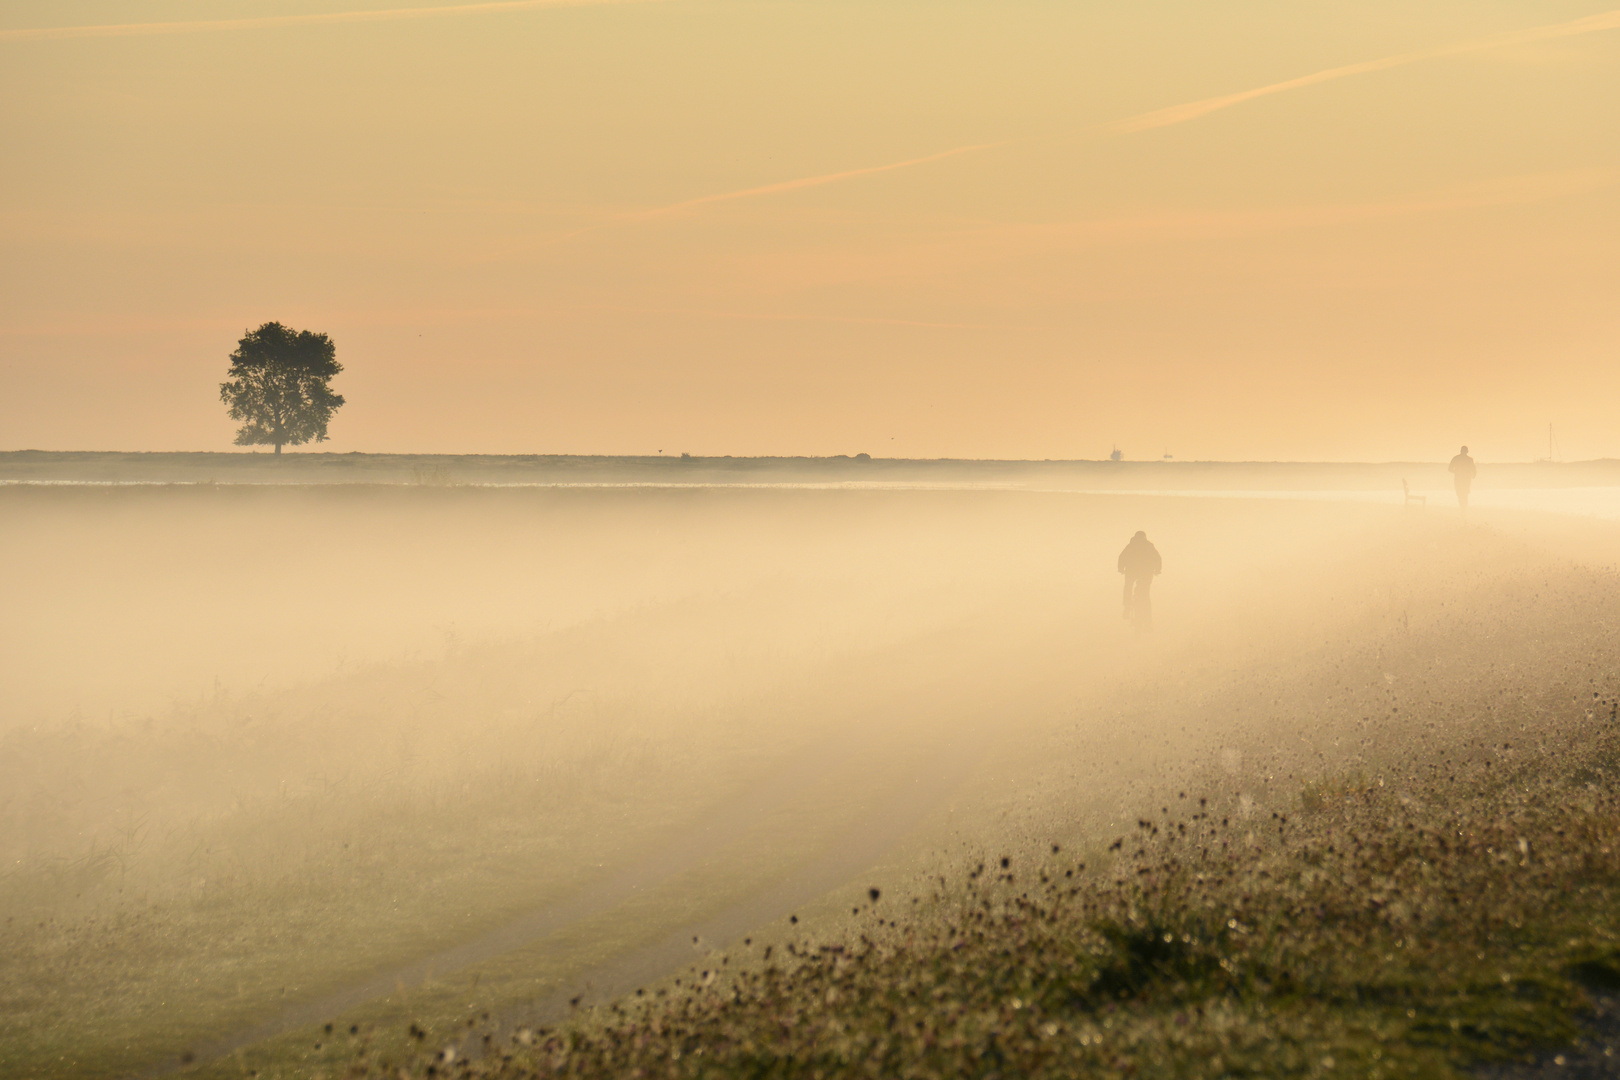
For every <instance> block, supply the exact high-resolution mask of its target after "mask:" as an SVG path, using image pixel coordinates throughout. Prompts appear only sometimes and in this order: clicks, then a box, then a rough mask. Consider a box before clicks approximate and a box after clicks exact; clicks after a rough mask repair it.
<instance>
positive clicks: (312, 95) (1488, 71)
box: [0, 0, 1620, 460]
mask: <svg viewBox="0 0 1620 1080" xmlns="http://www.w3.org/2000/svg"><path fill="white" fill-rule="evenodd" d="M1608 2H1610V3H1613V2H1614V0H1608ZM66 10H67V11H68V13H69V14H71V19H70V20H68V21H64V17H63V16H64V5H61V4H57V3H43V2H34V0H12V2H10V3H8V4H7V5H6V7H5V8H4V9H3V11H0V101H3V108H0V125H3V129H0V145H4V146H5V147H6V152H5V153H4V154H3V155H0V193H3V197H0V245H3V250H4V257H3V262H0V274H3V279H0V280H3V283H4V288H3V290H0V449H20V448H25V447H36V448H44V449H132V450H143V449H151V450H159V449H229V448H230V443H231V435H232V432H233V425H232V424H231V422H230V421H229V420H228V419H227V418H226V416H225V412H224V407H223V406H221V405H220V404H219V402H218V400H217V396H216V395H217V384H218V383H219V381H220V380H221V379H222V378H223V377H224V371H225V365H226V359H225V358H226V355H227V354H228V353H229V352H230V350H231V348H232V347H233V346H234V343H235V341H236V338H237V337H239V336H240V335H241V334H242V332H243V331H244V330H245V329H247V328H248V327H250V326H256V325H258V324H259V323H261V322H264V321H266V320H269V319H277V320H281V321H283V322H286V323H289V324H291V325H293V326H296V327H299V328H308V329H315V330H322V331H325V332H327V333H329V334H331V335H332V337H333V338H334V340H335V341H336V342H337V346H338V357H339V359H340V360H341V361H342V362H343V363H344V364H345V365H346V366H347V368H348V370H347V371H345V372H344V374H343V375H341V376H339V378H338V379H337V380H336V385H337V388H338V389H339V390H340V391H341V392H343V393H344V394H346V395H347V396H348V398H349V404H348V406H346V407H345V408H344V409H343V410H342V411H341V412H340V413H339V414H338V415H337V417H336V419H335V420H334V421H333V423H332V429H331V431H332V438H331V440H330V441H329V442H328V443H326V444H324V448H326V449H331V450H337V451H345V450H368V451H442V452H536V453H653V452H657V451H660V450H662V451H663V452H666V453H673V452H679V451H689V452H692V453H694V454H726V453H731V454H837V453H856V452H859V451H866V452H869V453H872V454H874V455H878V456H890V455H897V456H921V457H933V456H965V457H1036V458H1042V457H1063V458H1072V457H1099V456H1103V455H1105V454H1106V453H1107V452H1108V450H1109V448H1110V447H1111V446H1112V445H1114V444H1115V443H1117V444H1118V445H1119V446H1120V447H1121V448H1122V449H1123V450H1124V451H1125V452H1126V455H1127V456H1128V457H1138V458H1140V457H1158V456H1159V455H1160V454H1161V453H1164V452H1166V451H1168V452H1170V453H1172V454H1174V455H1176V456H1177V457H1179V458H1267V459H1270V458H1307V459H1389V458H1417V459H1431V460H1432V459H1440V458H1444V457H1448V456H1449V455H1450V454H1451V453H1454V452H1455V450H1456V445H1457V444H1458V443H1460V442H1468V443H1469V444H1470V445H1471V446H1472V447H1473V448H1474V450H1475V452H1476V454H1477V455H1478V456H1479V457H1481V458H1482V459H1483V460H1524V459H1528V458H1532V457H1536V456H1541V455H1543V454H1545V453H1546V426H1547V424H1548V422H1549V421H1550V422H1552V423H1554V424H1555V425H1556V432H1557V435H1558V442H1559V450H1560V454H1561V456H1564V457H1566V458H1585V457H1597V456H1615V457H1620V420H1617V419H1616V416H1617V411H1616V407H1617V402H1620V138H1617V133H1620V14H1616V13H1615V12H1614V11H1613V10H1612V9H1609V8H1604V7H1602V6H1601V4H1581V3H1564V2H1536V3H1530V2H1527V0H1493V2H1491V3H1481V2H1479V0H1467V2H1461V0H1458V2H1438V3H1431V4H1422V5H1413V4H1410V3H1406V2H1401V3H1395V2H1386V0H1371V2H1367V0H1363V2H1360V3H1355V4H1351V3H1347V2H1332V3H1324V4H1314V5H1300V4H1285V3H1281V2H1273V3H1258V2H1235V3H1232V4H1224V5H1212V4H1208V3H1202V2H1187V3H1181V4H1168V3H1144V4H1103V3H1075V2H1074V0H1061V2H1060V0H1051V2H1017V0H926V2H915V3H914V2H892V0H854V2H822V0H799V2H772V3H762V2H743V0H736V2H698V0H646V2H634V0H631V2H624V3H591V2H582V3H557V2H524V0H519V2H516V3H479V4H470V5H463V6H460V7H459V8H458V7H457V6H456V5H453V4H441V5H436V6H426V5H424V6H418V7H415V8H411V7H408V6H403V5H402V2H401V0H391V2H387V3H377V4H371V5H366V4H364V3H359V2H356V0H308V2H297V3H265V2H260V3H240V2H232V0H208V2H203V0H193V2H184V0H172V2H161V3H160V2H149V0H125V2H119V3H112V2H103V0H87V2H84V3H77V4H75V5H73V6H72V7H71V8H70V9H66ZM69 23H71V25H69Z"/></svg>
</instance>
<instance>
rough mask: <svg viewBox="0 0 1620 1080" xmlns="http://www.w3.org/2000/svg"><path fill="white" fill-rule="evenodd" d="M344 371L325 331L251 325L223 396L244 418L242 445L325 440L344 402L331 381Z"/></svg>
mask: <svg viewBox="0 0 1620 1080" xmlns="http://www.w3.org/2000/svg"><path fill="white" fill-rule="evenodd" d="M342 370H343V365H342V364H340V363H338V362H337V349H336V347H335V346H334V345H333V344H332V339H331V338H329V337H327V336H326V335H325V334H316V333H312V332H310V331H308V330H293V329H291V328H290V327H286V326H282V325H281V324H280V323H278V322H267V323H265V324H264V325H263V326H261V327H259V328H258V329H257V330H249V331H248V332H247V334H246V335H245V336H244V337H243V338H242V340H241V341H239V342H237V343H236V351H235V352H233V353H231V368H230V371H228V372H227V373H226V374H227V376H228V377H227V379H226V380H225V381H224V382H222V383H220V384H219V399H220V400H221V401H223V402H224V403H225V404H226V405H228V406H230V417H231V419H232V420H240V421H242V426H241V428H240V429H238V431H237V432H236V445H237V446H274V447H275V448H276V453H278V454H279V453H281V447H282V445H283V444H291V445H293V446H298V445H300V444H302V443H307V442H309V441H310V440H311V439H313V440H315V441H316V442H324V441H325V439H326V425H327V423H328V422H329V421H330V420H331V419H332V414H333V413H335V412H337V410H338V409H339V408H341V407H342V405H343V395H342V394H334V393H332V388H331V387H330V386H328V385H327V383H329V382H330V381H331V379H332V376H334V375H336V374H337V373H338V372H340V371H342Z"/></svg>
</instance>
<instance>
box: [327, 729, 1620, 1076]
mask: <svg viewBox="0 0 1620 1080" xmlns="http://www.w3.org/2000/svg"><path fill="white" fill-rule="evenodd" d="M1617 714H1620V708H1617V704H1616V702H1615V701H1614V700H1609V699H1600V700H1593V701H1592V702H1590V705H1589V706H1586V705H1581V704H1580V703H1579V702H1577V703H1576V704H1575V705H1573V706H1571V707H1570V708H1569V709H1568V710H1567V712H1566V714H1565V715H1561V716H1556V717H1546V718H1544V723H1545V726H1544V727H1542V728H1541V733H1539V734H1533V735H1531V736H1529V737H1528V738H1527V740H1526V742H1527V743H1529V745H1518V746H1514V745H1509V744H1496V745H1491V746H1484V745H1481V746H1477V747H1474V748H1472V749H1471V752H1470V753H1469V754H1468V757H1469V758H1471V761H1470V762H1466V763H1465V762H1464V761H1462V760H1456V761H1452V762H1450V763H1447V764H1443V767H1436V768H1429V769H1413V770H1412V772H1413V774H1414V775H1413V776H1412V777H1411V778H1410V782H1407V783H1403V784H1402V785H1401V787H1400V788H1399V789H1397V787H1396V786H1395V785H1389V786H1384V785H1382V784H1380V783H1378V782H1371V783H1369V782H1367V781H1365V780H1363V779H1361V778H1359V777H1355V776H1328V777H1324V778H1322V779H1320V780H1319V781H1318V782H1317V783H1314V784H1312V785H1310V786H1309V787H1307V789H1306V790H1305V792H1304V793H1303V796H1302V798H1301V799H1300V801H1299V805H1298V809H1297V811H1296V812H1294V813H1289V814H1283V813H1280V812H1279V813H1275V814H1273V815H1272V816H1271V817H1270V818H1269V819H1266V820H1265V821H1264V822H1263V826H1264V827H1263V828H1262V827H1258V826H1257V825H1256V823H1255V822H1254V821H1253V820H1250V821H1241V822H1240V821H1239V820H1238V808H1237V807H1236V805H1235V804H1233V805H1226V804H1224V803H1220V804H1218V803H1216V802H1213V801H1204V800H1198V801H1194V800H1192V799H1189V800H1188V801H1186V802H1185V803H1180V804H1178V806H1177V808H1176V810H1175V812H1171V813H1166V814H1163V815H1158V816H1155V818H1154V819H1152V820H1148V819H1143V820H1141V821H1140V822H1139V823H1138V824H1137V826H1136V828H1135V829H1134V830H1132V832H1131V833H1130V835H1128V836H1123V837H1119V838H1117V839H1116V840H1115V841H1114V842H1113V843H1112V844H1111V845H1109V846H1107V847H1106V848H1104V849H1101V850H1092V851H1088V852H1084V853H1071V852H1068V851H1063V850H1059V849H1057V848H1054V849H1053V850H1052V851H1051V852H1050V855H1049V856H1048V857H1046V858H1044V859H1043V860H1041V861H1040V862H1038V863H1030V864H1028V865H1024V864H1021V862H1019V861H1014V860H1011V859H996V858H992V859H989V860H987V861H986V862H985V863H984V864H981V865H977V866H974V867H972V868H970V869H967V870H966V871H965V872H964V873H962V874H961V875H960V876H958V877H957V878H955V879H954V880H953V879H950V878H948V877H941V878H940V879H938V881H937V882H936V887H935V888H934V889H933V891H932V892H931V893H930V894H929V895H927V896H917V897H910V898H907V897H901V896H890V895H880V894H878V893H876V892H874V893H873V894H872V895H871V896H870V897H869V902H868V903H866V904H863V905H861V909H860V911H859V914H858V918H857V920H856V926H855V927H854V928H853V929H851V930H850V931H849V932H848V934H847V935H845V936H842V937H839V938H833V939H827V940H806V939H800V940H792V939H790V940H789V941H788V942H787V943H786V944H785V945H783V944H780V943H779V944H778V945H777V946H776V947H775V948H774V949H773V950H766V949H763V948H761V947H759V946H755V947H753V948H751V949H745V950H743V952H744V954H745V955H738V956H735V957H733V958H732V959H735V960H736V961H738V963H736V964H735V965H727V966H725V967H723V968H718V969H717V968H714V967H712V966H711V967H710V968H709V970H705V971H703V972H700V973H684V974H685V975H686V977H685V978H684V979H683V980H681V981H677V982H674V983H671V984H668V985H665V986H663V987H660V988H658V989H656V990H655V991H654V992H653V993H652V994H650V995H648V996H642V997H639V998H631V999H629V1000H628V1001H625V1002H621V1003H619V1004H617V1005H614V1006H612V1007H610V1008H608V1009H604V1010H601V1011H599V1012H595V1013H593V1014H589V1015H586V1016H584V1017H581V1018H580V1019H578V1020H577V1021H576V1022H573V1023H570V1024H567V1025H564V1026H563V1027H562V1028H560V1029H559V1030H555V1031H537V1032H530V1031H523V1032H520V1033H518V1035H517V1036H516V1037H515V1038H513V1039H511V1041H510V1044H509V1045H507V1046H501V1047H493V1048H492V1049H491V1051H490V1052H489V1053H487V1054H484V1055H483V1056H481V1057H476V1058H475V1059H471V1060H469V1059H468V1058H467V1057H466V1056H464V1051H465V1050H466V1049H474V1050H476V1049H477V1048H478V1047H479V1045H480V1044H479V1042H478V1035H479V1025H478V1023H477V1022H476V1021H469V1022H468V1026H467V1027H462V1028H460V1029H459V1030H451V1031H433V1032H430V1031H428V1030H426V1029H425V1028H418V1027H414V1026H413V1029H412V1031H413V1034H415V1035H417V1036H418V1037H419V1039H420V1041H421V1045H422V1046H423V1051H424V1052H423V1053H422V1055H421V1056H419V1057H417V1058H415V1059H414V1060H407V1061H405V1062H404V1063H403V1065H402V1064H401V1063H400V1062H399V1061H397V1060H394V1061H385V1060H381V1058H380V1056H373V1054H372V1053H371V1052H370V1050H369V1049H368V1046H367V1042H366V1040H365V1039H364V1038H357V1039H356V1042H355V1051H356V1056H355V1058H354V1060H353V1062H352V1064H351V1075H355V1076H361V1075H364V1076H384V1075H386V1076H389V1077H398V1076H411V1077H421V1076H434V1075H440V1076H443V1075H458V1076H459V1075H467V1076H486V1077H520V1076H522V1077H529V1076H541V1077H550V1076H558V1077H561V1076H581V1077H584V1076H641V1077H666V1076H667V1077H790V1076H791V1077H800V1076H802V1077H838V1076H903V1077H966V1076H976V1077H992V1076H1001V1077H1014V1076H1052V1077H1071V1076H1092V1075H1096V1076H1117V1075H1141V1076H1187V1077H1197V1076H1209V1077H1217V1076H1257V1077H1260V1076H1263V1077H1279V1076H1302V1077H1303V1076H1358V1077H1380V1078H1382V1077H1451V1076H1456V1075H1458V1074H1459V1071H1461V1070H1465V1069H1467V1068H1469V1067H1470V1066H1472V1065H1474V1064H1476V1063H1479V1062H1482V1061H1486V1060H1502V1059H1511V1058H1514V1057H1517V1056H1522V1055H1524V1054H1526V1053H1527V1052H1529V1051H1531V1050H1533V1049H1534V1048H1537V1047H1546V1046H1549V1045H1560V1044H1564V1043H1567V1042H1569V1041H1570V1040H1573V1039H1575V1038H1576V1037H1577V1035H1578V1034H1579V1026H1578V1020H1579V1017H1580V1015H1581V1012H1582V1009H1583V1008H1584V1007H1585V1003H1586V997H1585V994H1586V989H1585V988H1586V987H1589V986H1593V985H1597V984H1601V985H1605V986H1614V985H1616V984H1620V903H1617V901H1620V840H1617V837H1620V798H1617V796H1616V793H1615V790H1614V785H1615V780H1616V778H1617V775H1620V731H1617V729H1616V724H1617V722H1620V716H1617ZM1429 764H1432V765H1436V766H1442V763H1441V762H1438V761H1437V762H1432V763H1429ZM1183 808H1184V809H1183ZM749 954H751V955H749ZM723 973H724V977H721V976H722V975H723ZM694 974H695V975H696V976H697V977H696V978H693V975H694Z"/></svg>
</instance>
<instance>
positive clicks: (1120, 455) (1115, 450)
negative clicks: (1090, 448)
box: [1108, 445, 1125, 461]
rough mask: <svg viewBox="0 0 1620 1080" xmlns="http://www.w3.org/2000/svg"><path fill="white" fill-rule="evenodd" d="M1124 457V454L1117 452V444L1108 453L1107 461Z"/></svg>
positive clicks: (1120, 459) (1121, 459) (1119, 459)
mask: <svg viewBox="0 0 1620 1080" xmlns="http://www.w3.org/2000/svg"><path fill="white" fill-rule="evenodd" d="M1124 459H1125V455H1124V454H1122V453H1120V452H1119V447H1118V445H1116V446H1115V447H1114V452H1113V453H1111V454H1109V455H1108V460H1109V461H1123V460H1124Z"/></svg>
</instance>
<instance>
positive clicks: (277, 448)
mask: <svg viewBox="0 0 1620 1080" xmlns="http://www.w3.org/2000/svg"><path fill="white" fill-rule="evenodd" d="M276 453H277V454H280V453H281V444H280V443H276Z"/></svg>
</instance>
